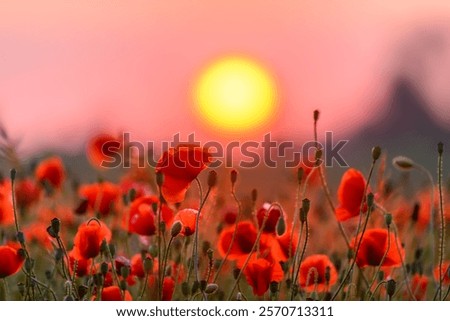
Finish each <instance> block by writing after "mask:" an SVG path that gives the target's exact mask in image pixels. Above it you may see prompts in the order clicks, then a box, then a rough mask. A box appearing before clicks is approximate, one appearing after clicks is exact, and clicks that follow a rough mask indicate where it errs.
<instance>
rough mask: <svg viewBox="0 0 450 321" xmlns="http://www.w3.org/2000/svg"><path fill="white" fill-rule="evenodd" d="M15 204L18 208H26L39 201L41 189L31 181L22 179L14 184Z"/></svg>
mask: <svg viewBox="0 0 450 321" xmlns="http://www.w3.org/2000/svg"><path fill="white" fill-rule="evenodd" d="M15 193H16V202H17V206H18V207H19V208H27V207H29V206H31V205H32V204H34V203H36V202H37V201H38V200H39V197H40V195H41V189H40V188H39V187H38V186H37V185H36V184H35V183H34V181H33V180H31V179H23V180H19V181H17V183H16V184H15Z"/></svg>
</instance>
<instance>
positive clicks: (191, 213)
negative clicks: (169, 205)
mask: <svg viewBox="0 0 450 321" xmlns="http://www.w3.org/2000/svg"><path fill="white" fill-rule="evenodd" d="M197 214H198V211H197V210H194V209H192V208H186V209H183V210H181V211H179V212H178V213H177V214H175V217H174V218H173V221H174V222H176V221H180V222H181V225H182V229H181V232H180V235H183V236H189V235H192V234H194V233H195V219H196V217H197Z"/></svg>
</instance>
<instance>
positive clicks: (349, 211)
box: [336, 168, 367, 221]
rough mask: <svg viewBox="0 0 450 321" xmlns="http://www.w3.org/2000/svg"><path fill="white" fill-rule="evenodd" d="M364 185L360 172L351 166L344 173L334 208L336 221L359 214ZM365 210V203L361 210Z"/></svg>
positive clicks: (364, 181)
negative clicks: (337, 201)
mask: <svg viewBox="0 0 450 321" xmlns="http://www.w3.org/2000/svg"><path fill="white" fill-rule="evenodd" d="M365 186H366V180H365V179H364V176H363V175H362V174H361V172H359V171H357V170H356V169H353V168H351V169H349V170H347V171H346V172H345V173H344V175H343V176H342V179H341V183H340V185H339V189H338V199H339V206H338V207H337V208H336V218H337V220H338V221H346V220H348V219H349V218H352V217H355V216H359V213H360V209H361V202H362V201H363V199H364V197H365V195H364V189H365ZM366 210H367V205H365V204H364V205H363V208H362V211H366Z"/></svg>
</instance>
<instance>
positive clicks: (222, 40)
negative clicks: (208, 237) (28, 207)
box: [0, 0, 450, 153]
mask: <svg viewBox="0 0 450 321" xmlns="http://www.w3.org/2000/svg"><path fill="white" fill-rule="evenodd" d="M449 19H450V2H449V1H448V0H443V1H436V0H428V1H418V0H415V1H414V0H405V1H403V0H402V1H395V2H392V1H359V0H354V1H338V0H335V1H332V0H328V1H324V0H319V1H312V0H310V1H299V0H296V1H237V0H230V1H174V0H165V1H118V0H110V1H93V0H89V1H86V0H85V1H83V0H77V1H75V0H74V1H61V0H57V1H53V0H42V1H12V0H11V1H1V2H0V44H1V45H0V122H1V123H2V124H3V125H4V126H5V127H6V129H7V130H8V132H9V134H10V135H11V136H12V137H14V138H17V139H20V141H21V144H20V150H21V151H24V152H27V153H31V152H36V151H39V150H41V149H48V148H62V149H64V150H66V151H70V152H77V151H79V150H80V148H81V147H82V145H83V143H84V142H85V141H86V139H87V138H88V137H89V136H90V135H92V134H93V133H96V132H98V131H101V130H106V131H111V132H119V131H129V132H131V133H132V137H134V138H136V139H139V140H160V139H170V138H171V137H172V135H173V134H175V133H176V132H181V134H182V135H183V134H184V135H187V134H188V133H191V132H195V133H196V134H197V137H199V138H201V139H223V138H222V137H219V136H216V135H217V134H216V133H213V132H212V131H211V130H209V129H208V127H206V126H205V125H204V124H202V123H200V121H199V118H198V117H196V115H194V114H193V108H192V104H193V102H192V97H191V96H192V95H191V90H192V86H193V83H194V81H195V77H196V76H197V74H198V72H199V70H201V69H202V68H203V67H204V66H205V64H207V63H208V62H209V61H211V60H213V59H214V58H216V57H221V56H224V55H227V54H242V55H246V56H249V57H253V58H254V59H255V60H257V61H259V62H261V63H262V64H263V65H264V66H265V67H266V68H267V69H268V70H269V72H270V73H271V74H272V75H273V76H274V78H275V79H276V82H277V84H278V90H279V97H280V102H279V105H280V106H279V111H278V114H277V116H276V119H275V120H274V121H273V122H272V123H271V124H270V126H266V127H265V128H262V129H261V132H254V133H248V135H247V137H244V138H246V139H250V138H256V139H259V138H261V137H262V136H261V135H260V134H261V133H262V132H268V131H272V132H273V133H274V136H278V137H292V138H303V137H306V135H310V132H311V127H312V121H311V115H312V110H314V109H320V110H321V111H322V119H321V127H322V129H326V130H334V131H337V132H339V133H341V134H342V135H350V134H351V133H352V132H354V131H355V130H358V129H360V128H361V127H364V126H365V125H366V124H367V123H368V122H369V121H372V120H374V119H375V118H377V117H382V115H383V112H384V111H383V110H381V109H380V108H379V106H380V105H383V103H384V102H385V101H386V99H387V98H388V97H389V93H390V90H391V89H392V88H391V84H392V80H393V78H394V77H396V75H397V74H398V72H399V71H400V70H399V69H400V68H401V61H399V60H401V57H400V52H401V49H402V44H403V43H404V42H405V41H406V40H405V39H409V38H410V37H411V34H412V33H414V32H415V30H416V29H415V28H416V27H417V26H433V25H440V24H443V25H444V26H445V21H449ZM446 28H448V25H447V26H446ZM448 60H449V59H448V57H447V58H446V63H447V65H446V66H447V67H450V64H449V63H448V62H449V61H448ZM440 66H441V67H442V66H443V63H441V64H440ZM447 77H448V76H447ZM443 84H448V79H445V78H443V77H437V76H436V75H435V76H433V77H432V78H431V80H429V82H425V83H423V84H421V85H420V87H421V88H422V89H423V91H424V93H425V95H426V96H427V95H428V96H427V97H429V99H430V101H431V102H432V103H433V105H434V106H435V112H439V111H442V110H444V109H445V108H446V107H445V106H447V105H446V104H447V103H448V102H449V101H450V99H449V97H448V95H449V94H448V93H447V92H448V88H446V87H445V86H444V85H443ZM244 136H245V135H244ZM240 137H241V138H242V137H243V136H242V135H240Z"/></svg>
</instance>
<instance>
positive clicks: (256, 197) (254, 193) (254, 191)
mask: <svg viewBox="0 0 450 321" xmlns="http://www.w3.org/2000/svg"><path fill="white" fill-rule="evenodd" d="M257 199H258V190H257V189H256V188H254V189H252V202H253V203H255V202H256V200H257Z"/></svg>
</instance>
